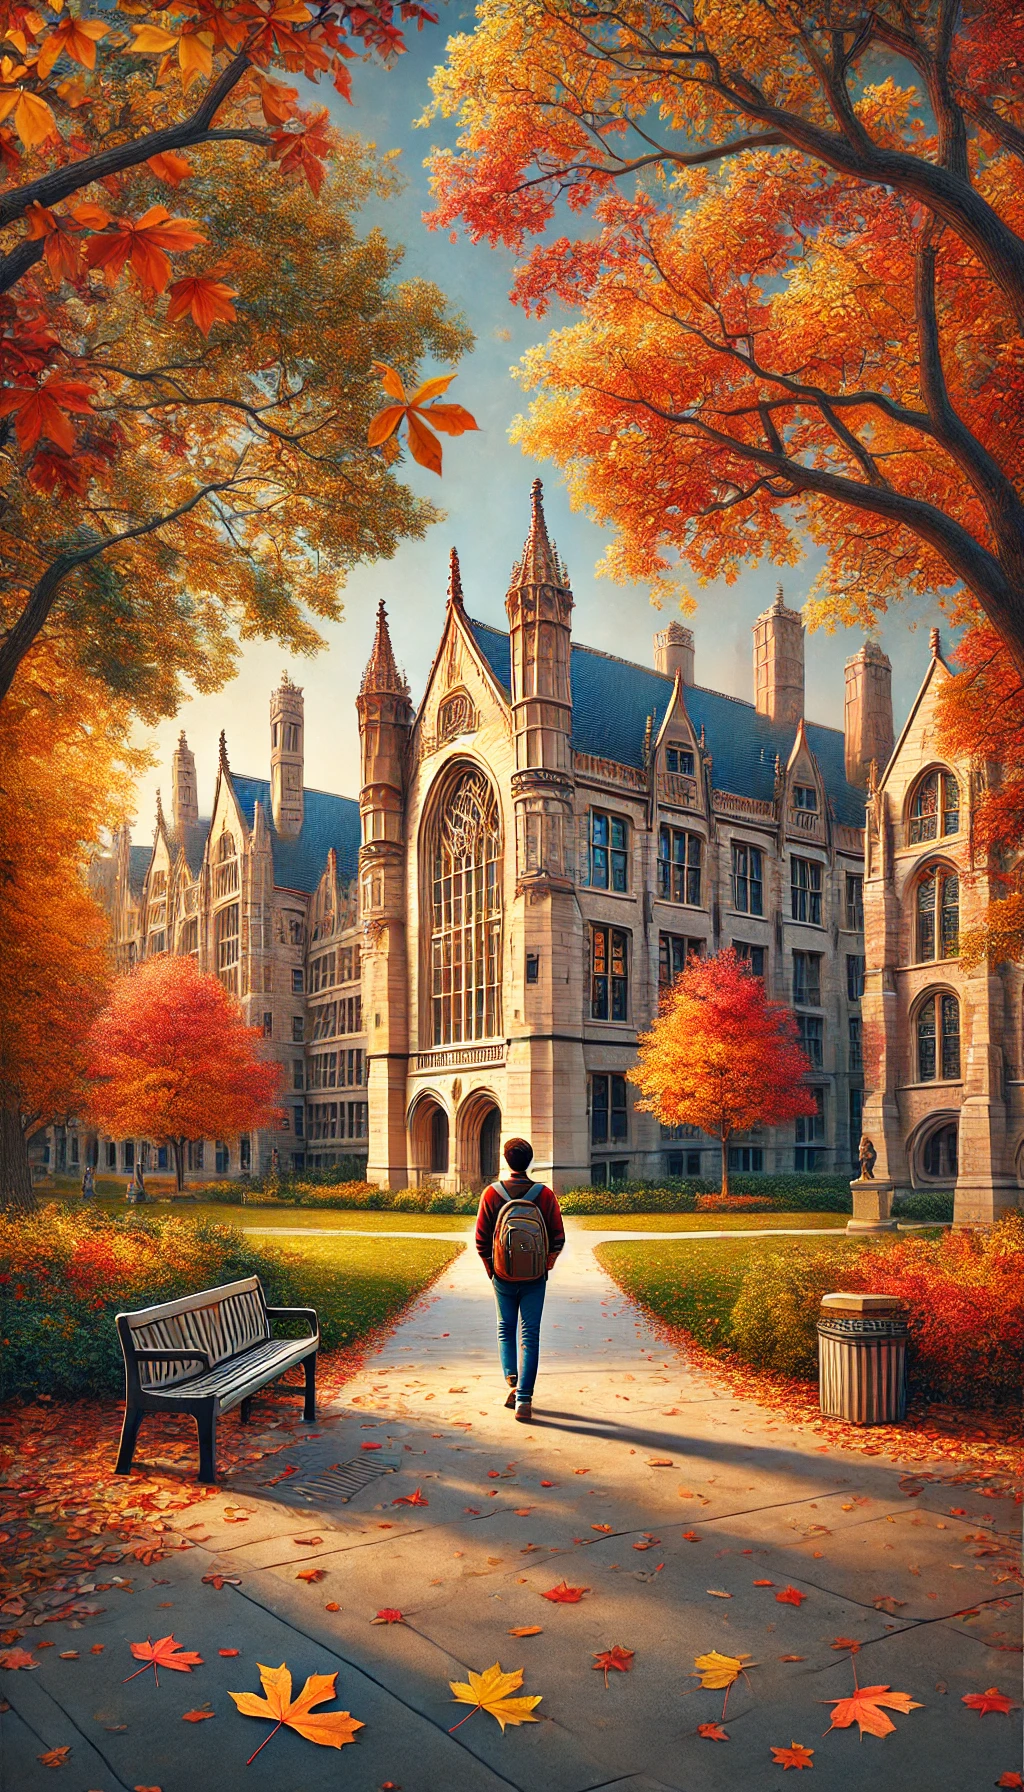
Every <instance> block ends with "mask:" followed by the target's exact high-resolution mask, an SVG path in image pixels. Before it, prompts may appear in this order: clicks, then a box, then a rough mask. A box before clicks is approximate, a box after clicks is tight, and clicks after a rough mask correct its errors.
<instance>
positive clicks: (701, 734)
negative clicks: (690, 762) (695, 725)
mask: <svg viewBox="0 0 1024 1792" xmlns="http://www.w3.org/2000/svg"><path fill="white" fill-rule="evenodd" d="M700 750H701V752H702V753H705V752H706V751H707V748H706V746H705V744H704V724H703V722H702V723H701V725H700Z"/></svg>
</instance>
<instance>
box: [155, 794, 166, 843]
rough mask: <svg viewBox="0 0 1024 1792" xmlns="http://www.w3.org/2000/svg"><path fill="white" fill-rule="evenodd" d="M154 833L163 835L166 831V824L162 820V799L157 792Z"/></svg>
mask: <svg viewBox="0 0 1024 1792" xmlns="http://www.w3.org/2000/svg"><path fill="white" fill-rule="evenodd" d="M156 831H157V833H158V834H163V833H166V831H167V823H166V821H165V820H164V805H163V798H162V797H161V795H160V792H159V790H158V791H157V793H156Z"/></svg>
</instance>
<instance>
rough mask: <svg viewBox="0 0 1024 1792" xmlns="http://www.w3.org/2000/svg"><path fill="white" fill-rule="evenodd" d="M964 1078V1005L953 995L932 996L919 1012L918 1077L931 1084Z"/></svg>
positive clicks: (923, 1003) (919, 1079) (920, 1080)
mask: <svg viewBox="0 0 1024 1792" xmlns="http://www.w3.org/2000/svg"><path fill="white" fill-rule="evenodd" d="M937 1076H941V1078H942V1081H943V1082H956V1081H957V1080H958V1078H959V1076H960V1004H959V1002H958V1001H957V999H956V997H955V996H953V995H936V996H928V997H927V999H926V1000H925V1001H924V1002H922V1004H921V1006H920V1008H919V1009H918V1011H917V1077H918V1081H919V1082H922V1083H931V1082H934V1081H935V1078H936V1077H937Z"/></svg>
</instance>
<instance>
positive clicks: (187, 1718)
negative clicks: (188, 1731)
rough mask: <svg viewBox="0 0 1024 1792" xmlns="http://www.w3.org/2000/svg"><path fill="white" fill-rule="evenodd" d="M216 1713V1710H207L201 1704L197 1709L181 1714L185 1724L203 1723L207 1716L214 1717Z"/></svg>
mask: <svg viewBox="0 0 1024 1792" xmlns="http://www.w3.org/2000/svg"><path fill="white" fill-rule="evenodd" d="M215 1715H216V1714H215V1712H213V1711H205V1710H203V1708H202V1707H201V1706H200V1707H199V1708H198V1709H197V1710H195V1711H183V1712H182V1714H181V1721H182V1723H183V1724H201V1723H203V1721H204V1720H205V1719H206V1718H208V1717H214V1716H215Z"/></svg>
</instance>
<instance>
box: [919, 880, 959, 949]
mask: <svg viewBox="0 0 1024 1792" xmlns="http://www.w3.org/2000/svg"><path fill="white" fill-rule="evenodd" d="M959 951H960V879H959V878H958V877H957V874H956V872H955V871H949V870H947V868H946V867H945V866H944V865H929V866H927V867H926V869H925V870H924V871H923V872H922V873H921V876H920V878H919V879H918V884H917V949H916V957H917V960H918V962H919V963H925V962H927V961H928V960H930V959H933V958H956V957H957V955H958V953H959Z"/></svg>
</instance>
